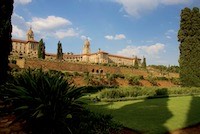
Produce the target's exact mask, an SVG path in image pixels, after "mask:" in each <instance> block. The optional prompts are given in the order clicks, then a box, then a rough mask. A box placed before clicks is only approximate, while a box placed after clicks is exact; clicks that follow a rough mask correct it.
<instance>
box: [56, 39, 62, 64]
mask: <svg viewBox="0 0 200 134" xmlns="http://www.w3.org/2000/svg"><path fill="white" fill-rule="evenodd" d="M57 59H58V60H62V59H63V52H62V44H61V42H60V41H59V42H58V49H57Z"/></svg>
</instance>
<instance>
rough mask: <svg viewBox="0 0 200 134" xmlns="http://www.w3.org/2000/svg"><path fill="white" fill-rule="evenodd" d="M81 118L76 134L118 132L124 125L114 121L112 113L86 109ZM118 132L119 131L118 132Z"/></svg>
mask: <svg viewBox="0 0 200 134" xmlns="http://www.w3.org/2000/svg"><path fill="white" fill-rule="evenodd" d="M83 113H84V114H83V115H82V116H81V118H80V120H79V121H77V124H76V125H77V126H78V128H79V129H76V131H75V133H76V134H109V133H110V132H111V131H113V130H114V132H118V131H119V130H120V129H121V127H122V125H120V124H117V123H114V122H113V121H112V116H111V115H104V114H100V113H98V114H97V113H93V112H90V111H87V110H85V111H84V112H83ZM116 134H117V133H116Z"/></svg>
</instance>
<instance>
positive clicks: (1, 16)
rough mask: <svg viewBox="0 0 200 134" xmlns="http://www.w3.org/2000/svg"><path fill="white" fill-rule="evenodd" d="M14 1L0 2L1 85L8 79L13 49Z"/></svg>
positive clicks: (2, 0)
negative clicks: (12, 21) (9, 62)
mask: <svg viewBox="0 0 200 134" xmlns="http://www.w3.org/2000/svg"><path fill="white" fill-rule="evenodd" d="M13 2H14V1H13V0H0V42H1V45H0V54H1V56H0V85H1V84H3V83H4V82H5V81H6V79H7V71H8V56H9V54H10V51H11V49H12V42H11V33H12V24H11V15H12V13H13Z"/></svg>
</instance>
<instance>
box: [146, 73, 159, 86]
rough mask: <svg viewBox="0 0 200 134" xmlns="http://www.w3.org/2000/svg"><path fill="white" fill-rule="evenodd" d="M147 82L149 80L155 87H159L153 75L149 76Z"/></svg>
mask: <svg viewBox="0 0 200 134" xmlns="http://www.w3.org/2000/svg"><path fill="white" fill-rule="evenodd" d="M147 80H148V81H149V82H150V83H151V84H152V85H153V86H158V83H157V81H156V78H155V77H153V76H152V75H149V76H148V77H147Z"/></svg>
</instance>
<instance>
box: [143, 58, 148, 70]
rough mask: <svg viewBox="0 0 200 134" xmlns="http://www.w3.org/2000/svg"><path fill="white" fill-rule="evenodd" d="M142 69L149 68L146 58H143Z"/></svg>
mask: <svg viewBox="0 0 200 134" xmlns="http://www.w3.org/2000/svg"><path fill="white" fill-rule="evenodd" d="M142 68H144V69H146V68H147V64H146V58H145V57H143V61H142Z"/></svg>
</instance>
